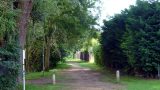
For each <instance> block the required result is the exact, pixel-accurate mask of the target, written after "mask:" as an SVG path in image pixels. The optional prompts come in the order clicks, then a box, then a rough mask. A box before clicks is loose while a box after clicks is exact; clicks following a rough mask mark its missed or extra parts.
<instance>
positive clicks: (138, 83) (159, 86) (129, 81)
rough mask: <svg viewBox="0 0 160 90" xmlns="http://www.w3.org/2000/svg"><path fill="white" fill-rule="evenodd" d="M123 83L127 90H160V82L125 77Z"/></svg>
mask: <svg viewBox="0 0 160 90" xmlns="http://www.w3.org/2000/svg"><path fill="white" fill-rule="evenodd" d="M121 83H123V84H125V85H126V87H127V90H160V80H154V79H141V78H135V77H128V76H125V77H122V81H121Z"/></svg>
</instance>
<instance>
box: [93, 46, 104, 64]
mask: <svg viewBox="0 0 160 90" xmlns="http://www.w3.org/2000/svg"><path fill="white" fill-rule="evenodd" d="M93 53H94V60H95V63H96V64H97V65H100V66H103V65H104V64H103V52H102V48H101V46H100V45H97V46H95V47H94V49H93Z"/></svg>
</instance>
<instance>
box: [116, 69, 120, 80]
mask: <svg viewBox="0 0 160 90" xmlns="http://www.w3.org/2000/svg"><path fill="white" fill-rule="evenodd" d="M116 78H117V82H119V81H120V72H119V70H117V71H116Z"/></svg>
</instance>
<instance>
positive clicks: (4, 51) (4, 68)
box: [0, 44, 19, 90]
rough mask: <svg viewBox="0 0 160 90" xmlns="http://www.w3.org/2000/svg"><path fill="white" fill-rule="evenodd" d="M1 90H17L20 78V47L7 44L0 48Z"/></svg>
mask: <svg viewBox="0 0 160 90" xmlns="http://www.w3.org/2000/svg"><path fill="white" fill-rule="evenodd" d="M0 55H1V57H0V58H1V61H0V68H1V69H0V90H16V85H17V77H18V70H19V64H18V47H17V46H15V44H7V45H6V46H5V47H4V48H0Z"/></svg>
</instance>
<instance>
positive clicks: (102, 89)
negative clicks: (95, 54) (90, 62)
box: [61, 62, 122, 90]
mask: <svg viewBox="0 0 160 90" xmlns="http://www.w3.org/2000/svg"><path fill="white" fill-rule="evenodd" d="M69 64H70V65H71V66H72V68H70V69H68V70H63V71H62V72H61V74H62V75H65V76H66V77H68V80H67V84H68V85H69V86H71V87H72V90H122V86H120V85H118V84H112V83H109V82H108V83H106V82H102V81H101V78H102V75H101V74H100V73H98V72H95V71H93V70H90V69H88V68H84V67H80V66H79V65H78V63H75V62H72V63H71V62H70V63H69ZM61 83H66V82H63V81H62V82H61Z"/></svg>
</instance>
